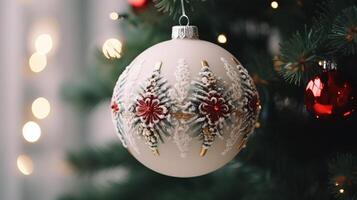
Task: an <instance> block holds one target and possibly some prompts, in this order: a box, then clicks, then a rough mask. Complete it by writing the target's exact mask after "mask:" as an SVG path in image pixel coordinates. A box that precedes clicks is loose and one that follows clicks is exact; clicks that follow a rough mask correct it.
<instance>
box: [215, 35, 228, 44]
mask: <svg viewBox="0 0 357 200" xmlns="http://www.w3.org/2000/svg"><path fill="white" fill-rule="evenodd" d="M217 41H218V42H219V43H221V44H224V43H226V42H227V37H226V36H225V35H224V34H219V35H218V37H217Z"/></svg>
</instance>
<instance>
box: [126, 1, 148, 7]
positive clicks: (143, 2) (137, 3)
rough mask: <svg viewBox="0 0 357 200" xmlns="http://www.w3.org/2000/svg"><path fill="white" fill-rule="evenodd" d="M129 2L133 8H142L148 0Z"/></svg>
mask: <svg viewBox="0 0 357 200" xmlns="http://www.w3.org/2000/svg"><path fill="white" fill-rule="evenodd" d="M128 3H129V5H130V6H132V7H133V8H141V7H143V6H145V4H146V3H147V0H128Z"/></svg>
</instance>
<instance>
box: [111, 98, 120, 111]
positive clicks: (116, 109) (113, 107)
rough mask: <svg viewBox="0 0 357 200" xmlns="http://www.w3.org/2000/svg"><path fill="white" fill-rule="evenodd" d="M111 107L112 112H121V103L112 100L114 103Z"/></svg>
mask: <svg viewBox="0 0 357 200" xmlns="http://www.w3.org/2000/svg"><path fill="white" fill-rule="evenodd" d="M110 108H111V109H112V112H113V113H114V114H116V113H118V112H119V105H118V104H117V102H115V101H113V102H112V105H111V106H110Z"/></svg>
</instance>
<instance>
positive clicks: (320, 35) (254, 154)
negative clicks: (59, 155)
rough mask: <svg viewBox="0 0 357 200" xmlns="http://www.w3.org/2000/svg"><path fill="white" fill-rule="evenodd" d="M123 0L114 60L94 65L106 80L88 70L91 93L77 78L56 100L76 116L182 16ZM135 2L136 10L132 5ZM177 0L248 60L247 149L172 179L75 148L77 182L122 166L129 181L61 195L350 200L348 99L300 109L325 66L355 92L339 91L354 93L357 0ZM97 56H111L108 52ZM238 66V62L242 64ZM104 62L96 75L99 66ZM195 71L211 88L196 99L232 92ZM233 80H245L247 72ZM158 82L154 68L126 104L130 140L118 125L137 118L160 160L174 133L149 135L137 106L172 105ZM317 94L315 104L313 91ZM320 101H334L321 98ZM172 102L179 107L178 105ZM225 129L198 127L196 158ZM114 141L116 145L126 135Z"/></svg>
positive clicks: (203, 33) (170, 7) (107, 153)
mask: <svg viewBox="0 0 357 200" xmlns="http://www.w3.org/2000/svg"><path fill="white" fill-rule="evenodd" d="M130 2H131V5H132V11H131V12H128V13H119V19H120V20H119V21H117V23H118V26H119V28H120V29H121V30H122V31H123V32H124V34H125V36H126V37H125V41H123V43H124V44H125V45H124V47H123V50H122V52H121V53H122V55H120V56H119V57H120V58H118V59H109V60H108V59H106V58H105V57H104V56H102V55H100V56H99V59H100V60H101V61H102V62H101V63H102V65H111V66H112V68H110V69H111V70H110V71H108V73H105V76H99V75H98V76H94V77H93V76H89V75H88V77H87V79H85V80H86V81H88V82H90V83H91V84H90V85H95V87H93V88H90V89H88V88H87V87H85V88H84V87H80V86H76V85H73V83H69V85H68V86H65V90H64V95H65V96H66V97H67V99H68V100H69V101H70V102H71V103H73V104H75V105H78V107H79V108H81V109H89V108H91V107H93V106H95V105H96V104H97V103H99V102H100V101H101V100H103V99H109V98H111V95H112V89H113V88H114V86H115V84H116V79H117V77H118V76H119V75H120V74H121V73H124V75H125V73H126V72H125V71H124V70H125V67H126V66H128V65H129V64H130V62H131V61H132V60H133V59H134V58H135V57H136V56H137V55H138V54H140V53H141V52H142V51H143V50H145V49H146V48H148V47H150V46H152V45H153V44H156V43H158V42H161V41H164V40H168V39H169V31H170V28H171V26H172V25H174V24H176V21H177V20H178V17H179V16H180V14H181V4H180V1H179V0H156V1H154V2H153V3H152V2H146V1H130ZM132 2H137V3H132ZM140 2H142V3H141V4H139V3H140ZM145 2H146V3H145ZM184 2H185V5H186V8H188V9H187V11H188V12H187V14H188V15H190V22H191V23H192V24H195V25H197V26H199V27H200V38H202V39H204V40H208V41H211V42H214V43H217V44H219V45H221V46H222V47H224V48H225V49H227V50H229V51H230V52H232V54H234V55H239V60H240V61H241V63H244V66H245V67H246V68H247V69H248V71H249V74H250V75H251V76H252V78H253V81H254V83H255V84H256V85H257V90H258V91H259V94H260V98H261V105H262V110H261V114H260V117H259V120H258V123H256V124H252V121H253V122H254V121H255V120H251V118H254V116H248V118H247V119H249V120H247V121H244V122H241V123H243V124H244V125H245V126H246V127H248V126H255V127H256V129H255V132H254V133H253V134H252V135H251V136H250V140H249V142H248V143H247V144H246V146H247V148H245V149H244V150H242V152H240V154H239V155H238V156H237V157H236V158H235V159H234V160H233V161H232V162H231V163H229V164H227V165H226V166H225V167H223V168H221V169H219V170H218V171H216V172H214V173H211V174H208V175H205V176H201V177H197V178H187V179H179V178H172V177H168V176H164V175H160V174H157V173H155V172H153V171H151V170H149V169H147V168H145V167H144V166H142V165H141V164H140V163H139V162H137V161H136V160H135V159H134V158H132V156H131V155H130V154H129V153H128V152H127V151H126V150H125V149H124V148H123V147H122V146H121V144H120V142H119V141H113V142H112V143H111V144H108V146H106V147H83V150H81V151H79V152H70V153H69V155H68V161H69V163H70V164H71V165H72V166H73V168H75V169H76V170H77V171H78V173H79V174H84V175H83V177H80V178H82V179H85V177H88V176H93V175H95V174H97V173H98V172H100V171H103V170H108V169H111V168H117V167H121V168H124V169H125V170H126V171H127V176H126V177H125V178H124V180H118V181H114V182H113V183H111V184H109V185H107V186H105V187H103V186H101V185H98V184H95V183H94V182H92V181H84V182H83V184H82V185H80V186H79V188H80V189H79V190H77V189H76V190H74V191H68V193H67V194H64V195H63V196H61V197H59V199H61V200H99V199H105V200H110V199H244V200H253V199H259V200H265V199H266V200H268V199H269V200H270V199H272V200H273V199H274V200H279V199H281V200H286V199H289V200H295V199H296V200H303V199H331V200H332V199H344V200H353V199H357V158H356V155H357V145H356V141H357V134H356V133H357V124H356V123H355V122H357V114H355V113H354V109H355V108H356V102H355V99H348V100H346V101H342V102H345V103H343V105H340V104H339V107H338V108H339V109H338V110H337V111H335V110H332V108H327V107H326V106H325V107H321V106H320V107H319V106H315V107H314V106H312V108H311V109H312V110H309V112H307V110H306V108H305V107H308V105H309V104H311V101H312V100H311V99H309V98H305V99H304V95H306V96H308V95H310V96H311V94H310V93H308V92H309V91H310V90H311V91H312V95H315V92H316V89H314V88H316V87H317V88H319V87H320V89H321V87H322V86H321V84H320V82H321V81H324V79H323V76H321V74H323V73H325V72H324V70H326V69H324V68H331V67H332V68H335V67H336V65H337V67H338V73H339V74H341V76H343V77H344V80H346V81H348V82H349V83H350V86H348V88H352V89H351V90H352V92H350V90H348V92H342V93H343V94H351V95H352V96H353V95H354V94H356V92H357V75H356V74H357V73H356V71H357V69H356V64H357V55H356V54H357V7H356V2H355V1H353V0H335V1H332V0H330V1H318V0H311V1H304V0H287V1H260V0H251V1H234V0H220V1H218V0H216V1H214V0H190V1H188V0H186V1H184ZM276 43H280V46H276V45H275V44H276ZM107 53H108V52H107ZM105 56H107V57H111V58H113V57H118V56H116V54H115V55H114V56H113V55H112V56H111V55H110V54H109V53H108V54H106V55H105ZM237 64H238V65H240V63H238V62H237ZM102 65H98V66H97V67H96V68H94V69H92V70H96V71H95V72H98V71H104V69H103V66H102ZM181 65H182V66H185V63H184V62H182V63H181ZM202 66H203V67H202V71H201V75H200V76H201V78H202V77H205V78H206V79H208V80H209V82H210V83H209V84H206V83H202V82H201V81H200V80H197V81H195V83H194V85H195V86H196V87H197V88H198V89H199V90H201V91H202V94H204V95H206V96H204V95H203V96H202V95H201V96H196V97H192V98H194V100H195V101H200V100H201V101H202V100H204V99H206V98H209V97H210V95H211V96H212V95H213V96H214V95H216V96H220V97H226V96H227V94H226V92H229V90H228V91H223V90H222V89H220V83H219V80H216V78H215V77H214V76H212V75H211V74H210V69H209V66H208V64H207V63H203V64H202ZM106 70H107V69H106ZM333 70H335V69H333ZM241 73H242V74H246V71H242V72H241ZM88 74H93V72H92V71H91V72H88ZM101 74H103V73H101ZM84 78H85V77H84ZM124 79H125V76H123V78H122V79H119V81H118V82H117V85H120V84H121V81H125V80H124ZM103 80H105V81H103ZM329 80H330V79H329ZM311 81H312V82H311ZM317 81H319V84H320V85H318V84H317ZM153 83H155V84H153ZM243 83H245V84H246V85H247V84H248V85H249V80H243ZM165 84H166V82H165V80H163V79H162V78H161V76H160V72H159V69H158V70H157V71H155V72H154V73H153V76H152V77H151V78H150V80H148V84H147V85H144V86H142V91H141V101H138V104H137V105H135V106H134V107H133V108H132V109H136V110H141V111H142V112H141V113H142V115H140V116H137V119H136V120H134V121H133V122H123V123H122V124H118V125H117V129H118V131H119V132H120V134H126V133H124V132H123V131H122V130H121V127H122V126H125V123H133V124H134V125H135V127H136V128H137V129H140V130H141V131H140V132H141V134H142V135H143V136H144V137H145V139H146V140H147V145H148V148H150V149H151V150H152V151H153V152H154V153H156V154H159V151H158V150H157V146H158V145H160V141H161V140H162V138H161V136H162V135H165V134H171V133H170V132H167V131H166V130H163V131H159V132H155V131H153V130H151V128H152V127H153V126H154V125H152V126H151V125H150V123H153V122H151V121H150V120H149V117H146V118H145V116H144V115H146V113H145V109H141V107H142V106H144V104H145V103H146V102H149V103H150V102H153V101H158V102H159V101H168V100H167V95H168V93H169V88H167V87H166V86H165ZM310 84H311V85H310ZM309 85H310V86H309ZM243 86H244V84H243ZM346 87H347V86H346ZM207 88H215V89H216V93H215V94H210V93H209V92H207ZM158 92H159V93H160V94H165V95H159V96H160V98H158V97H157V96H158V95H156V96H155V94H157V93H158ZM320 92H321V91H320ZM324 95H325V94H324ZM339 95H340V94H339ZM319 96H322V95H321V94H320V95H319ZM325 96H326V95H325ZM314 97H315V98H317V97H316V95H315V96H314ZM251 98H252V99H254V98H255V97H253V96H252V97H251ZM326 98H327V99H333V98H334V97H333V94H330V93H328V94H327V96H326ZM223 99H226V101H225V102H223V103H225V104H227V109H228V110H230V109H234V108H233V107H231V105H228V104H229V103H228V102H229V99H227V98H223ZM337 99H340V98H337ZM313 100H314V99H313ZM177 101H178V102H179V103H182V102H183V100H182V99H177ZM195 101H193V102H195ZM140 102H141V103H140ZM338 102H341V101H340V100H339V101H338ZM120 103H121V102H114V104H112V105H111V107H112V109H113V110H114V111H115V112H121V104H120ZM158 105H159V106H161V107H159V108H157V109H158V110H160V111H161V112H160V116H157V117H158V119H157V124H160V123H171V122H169V121H167V118H166V117H167V116H166V115H167V112H166V110H167V109H170V108H169V107H168V108H166V107H164V105H163V104H160V103H158ZM305 105H306V106H305ZM190 108H191V109H198V106H197V105H195V104H192V105H190V106H189V107H188V112H189V111H190ZM172 109H175V108H172ZM207 109H208V108H207ZM207 109H206V108H204V109H202V110H200V112H201V113H203V114H204V113H205V112H207ZM245 109H253V108H251V107H247V108H245ZM321 109H322V110H321ZM326 109H329V110H327V111H326ZM346 109H347V110H346ZM227 116H228V112H227V113H222V116H220V117H221V118H222V120H223V122H224V119H225V118H226V117H227ZM146 119H147V120H146ZM150 119H151V118H150ZM143 120H144V121H143ZM209 120H212V119H205V121H201V122H200V123H207V124H208V123H209ZM223 122H222V123H223ZM176 123H181V122H180V121H178V122H176ZM194 125H196V124H193V126H194ZM222 126H223V125H222V124H218V125H215V126H214V127H212V129H214V130H215V131H214V132H211V133H209V134H205V132H204V131H201V132H200V131H198V132H197V134H199V135H201V136H202V138H203V143H202V149H203V153H202V152H201V153H202V154H204V153H205V152H206V151H207V149H209V147H210V145H211V144H212V143H214V141H215V139H216V137H218V136H219V135H220V134H221V132H220V128H221V127H222ZM186 128H187V127H186ZM248 129H249V128H248ZM172 134H175V133H172ZM120 138H121V139H122V140H123V137H120ZM124 144H125V142H124ZM182 146H184V144H182V145H181V147H182ZM182 148H183V147H182ZM209 151H210V150H209ZM89 180H91V179H89Z"/></svg>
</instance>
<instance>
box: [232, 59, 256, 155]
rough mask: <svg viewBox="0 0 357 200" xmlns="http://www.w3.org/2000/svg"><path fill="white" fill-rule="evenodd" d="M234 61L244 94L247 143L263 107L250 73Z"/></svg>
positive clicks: (243, 123) (244, 126) (243, 108)
mask: <svg viewBox="0 0 357 200" xmlns="http://www.w3.org/2000/svg"><path fill="white" fill-rule="evenodd" d="M232 60H233V61H234V62H235V63H236V67H237V69H238V73H239V76H240V77H241V80H242V89H243V94H242V96H241V100H240V102H241V103H242V108H241V109H242V113H243V121H242V127H241V131H242V133H245V136H244V141H246V139H247V137H248V136H249V135H250V134H251V133H252V132H253V131H254V127H255V122H256V121H257V118H258V116H259V112H260V109H261V106H260V102H259V96H258V91H257V89H256V87H255V85H254V83H253V80H252V78H251V77H250V76H249V74H248V71H247V70H246V69H245V68H243V67H242V65H241V64H240V62H239V61H238V60H237V59H235V58H232ZM242 145H243V146H244V144H240V145H239V147H238V148H241V147H242Z"/></svg>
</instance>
